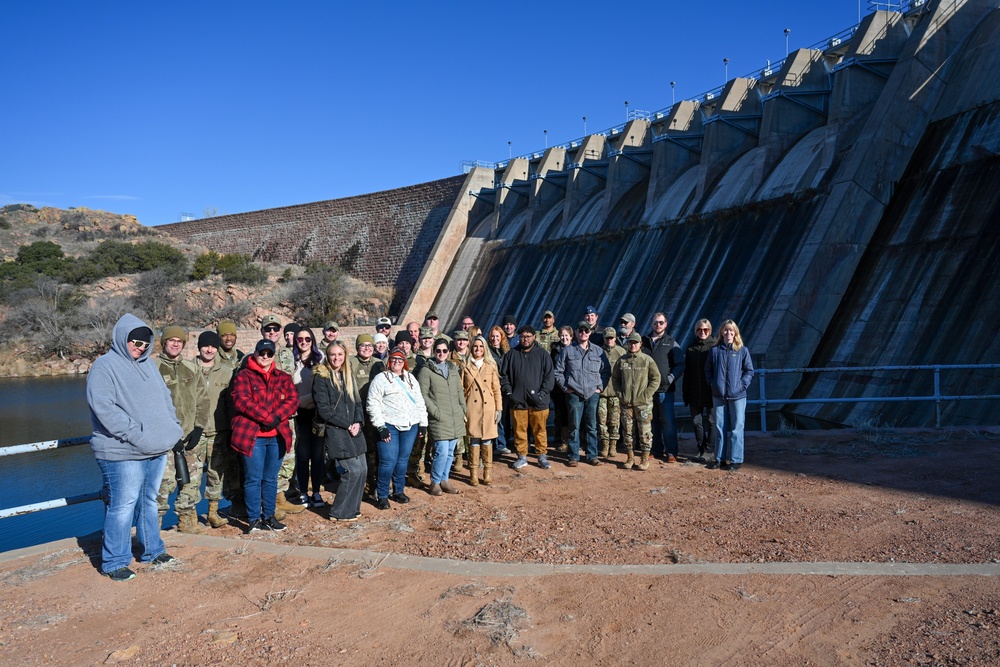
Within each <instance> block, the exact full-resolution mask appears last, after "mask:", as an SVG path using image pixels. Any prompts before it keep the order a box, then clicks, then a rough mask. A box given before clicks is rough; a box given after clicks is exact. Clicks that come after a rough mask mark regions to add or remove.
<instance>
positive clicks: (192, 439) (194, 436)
mask: <svg viewBox="0 0 1000 667" xmlns="http://www.w3.org/2000/svg"><path fill="white" fill-rule="evenodd" d="M204 432H205V429H203V428H202V427H200V426H195V427H194V428H193V429H191V432H190V433H188V437H186V438H184V440H186V441H187V447H185V448H184V449H186V450H188V451H190V450H192V449H194V448H195V447H197V446H198V443H199V442H201V434H202V433H204Z"/></svg>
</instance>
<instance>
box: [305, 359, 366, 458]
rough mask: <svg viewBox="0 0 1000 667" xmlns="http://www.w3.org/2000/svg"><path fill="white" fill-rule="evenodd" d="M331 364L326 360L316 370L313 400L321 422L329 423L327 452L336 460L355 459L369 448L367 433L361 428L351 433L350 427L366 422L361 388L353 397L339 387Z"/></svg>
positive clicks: (327, 424) (327, 428) (327, 426)
mask: <svg viewBox="0 0 1000 667" xmlns="http://www.w3.org/2000/svg"><path fill="white" fill-rule="evenodd" d="M331 373H332V371H331V370H330V367H329V365H327V364H325V363H323V364H319V365H318V366H316V367H315V369H314V371H313V386H312V393H313V400H314V401H316V418H317V421H320V420H321V421H323V422H326V441H325V443H324V444H325V445H326V453H327V455H328V456H329V457H330V458H331V459H334V460H337V459H352V458H354V457H355V456H360V455H362V454H364V453H365V452H366V451H367V450H368V445H367V444H366V443H365V436H364V435H363V434H362V433H361V431H358V434H357V435H351V434H350V432H349V431H348V430H347V429H348V428H350V427H351V425H352V424H362V425H363V424H364V423H365V410H364V407H363V406H362V405H361V400H360V396H359V395H358V388H357V387H356V386H355V387H354V392H353V396H352V395H350V394H348V393H347V392H345V391H342V390H341V389H340V388H338V387H337V386H336V385H335V384H334V383H333V379H332V378H331Z"/></svg>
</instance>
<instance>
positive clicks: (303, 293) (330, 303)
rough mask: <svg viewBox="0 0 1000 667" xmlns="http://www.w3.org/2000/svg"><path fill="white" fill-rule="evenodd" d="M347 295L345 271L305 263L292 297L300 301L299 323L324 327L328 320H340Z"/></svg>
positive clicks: (298, 310)
mask: <svg viewBox="0 0 1000 667" xmlns="http://www.w3.org/2000/svg"><path fill="white" fill-rule="evenodd" d="M345 296H346V292H345V289H344V272H343V270H341V269H340V268H338V267H335V266H328V265H326V264H319V263H316V262H314V263H310V264H309V265H307V266H306V273H305V275H304V276H303V277H302V280H301V281H299V283H298V285H297V286H296V288H295V290H294V291H293V292H292V297H291V298H292V302H293V303H296V304H298V307H297V309H296V315H297V319H298V321H299V322H304V323H306V324H308V325H310V326H322V325H323V322H324V321H326V320H330V319H338V316H339V314H340V309H341V307H342V306H343V303H344V298H345Z"/></svg>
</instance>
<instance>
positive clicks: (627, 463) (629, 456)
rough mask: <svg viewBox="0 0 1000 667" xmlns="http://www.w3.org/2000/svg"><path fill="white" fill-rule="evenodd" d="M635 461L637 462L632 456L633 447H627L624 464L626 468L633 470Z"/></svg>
mask: <svg viewBox="0 0 1000 667" xmlns="http://www.w3.org/2000/svg"><path fill="white" fill-rule="evenodd" d="M634 462H635V459H634V458H632V450H631V449H626V450H625V465H624V466H623V467H624V468H625V470H631V468H632V464H633V463H634Z"/></svg>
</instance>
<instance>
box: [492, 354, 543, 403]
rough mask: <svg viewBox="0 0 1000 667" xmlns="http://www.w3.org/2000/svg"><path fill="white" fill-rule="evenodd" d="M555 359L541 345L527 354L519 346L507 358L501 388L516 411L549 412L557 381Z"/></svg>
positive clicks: (501, 369) (504, 360)
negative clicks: (553, 389)
mask: <svg viewBox="0 0 1000 667" xmlns="http://www.w3.org/2000/svg"><path fill="white" fill-rule="evenodd" d="M552 369H553V367H552V358H551V357H550V356H549V353H548V352H546V351H545V350H544V349H543V348H542V347H541V346H540V345H538V344H537V343H536V344H534V345H532V346H531V349H530V350H528V351H527V352H525V351H524V349H523V348H522V347H521V346H520V345H518V346H517V347H515V348H514V349H513V350H511V351H510V352H508V353H507V354H505V355H504V357H503V361H502V362H501V365H500V387H501V389H502V390H503V394H504V396H509V397H510V407H511V408H512V409H514V410H548V409H549V394H551V393H552V386H553V384H555V378H554V377H553V374H552Z"/></svg>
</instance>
